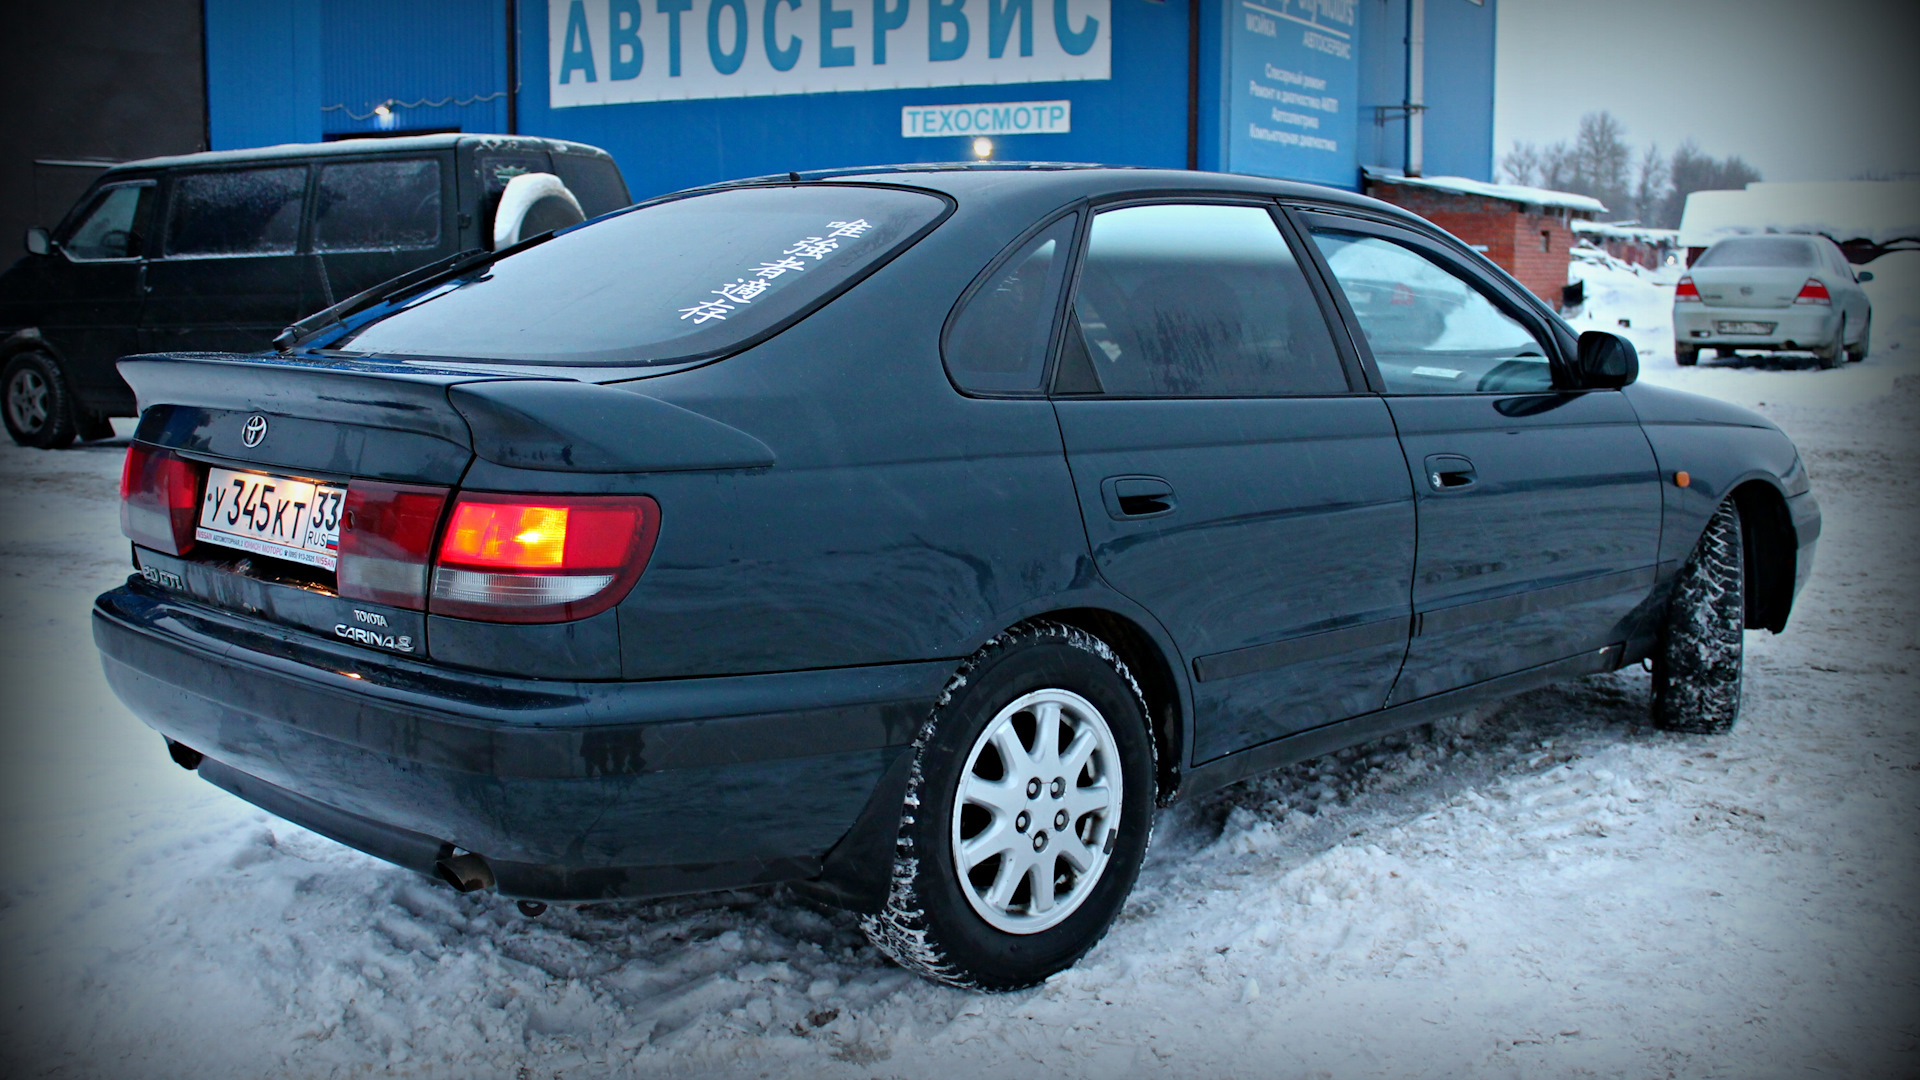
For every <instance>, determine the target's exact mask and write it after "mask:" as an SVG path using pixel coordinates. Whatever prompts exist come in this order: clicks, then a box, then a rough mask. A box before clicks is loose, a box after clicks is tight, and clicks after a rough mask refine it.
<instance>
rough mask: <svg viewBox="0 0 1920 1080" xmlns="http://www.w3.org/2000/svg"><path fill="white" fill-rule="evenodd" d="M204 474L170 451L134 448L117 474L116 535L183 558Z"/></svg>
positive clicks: (143, 446) (137, 445) (190, 543)
mask: <svg viewBox="0 0 1920 1080" xmlns="http://www.w3.org/2000/svg"><path fill="white" fill-rule="evenodd" d="M203 477H204V472H203V470H202V469H201V468H200V466H198V465H195V464H194V463H192V462H190V461H187V460H186V459H184V458H181V457H179V456H177V455H176V454H174V453H173V451H171V450H162V449H161V448H159V447H157V446H148V445H146V444H144V443H134V444H133V445H132V446H129V447H127V460H126V463H125V464H124V465H122V466H121V469H120V531H121V532H123V533H126V534H127V538H128V539H130V540H132V541H133V542H134V543H136V544H139V545H141V546H142V547H149V548H152V549H154V550H155V551H164V552H166V553H167V554H168V555H185V554H186V553H187V551H188V549H189V548H192V547H193V526H194V519H195V517H196V515H197V512H198V511H199V509H200V482H201V480H202V479H203Z"/></svg>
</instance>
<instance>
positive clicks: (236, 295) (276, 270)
mask: <svg viewBox="0 0 1920 1080" xmlns="http://www.w3.org/2000/svg"><path fill="white" fill-rule="evenodd" d="M307 173H308V168H307V166H306V164H305V163H304V162H302V163H297V164H279V163H276V164H271V165H260V166H254V167H248V168H228V169H218V170H207V171H193V172H179V173H175V174H174V175H173V177H172V178H171V180H170V181H169V188H170V190H169V192H168V194H167V200H166V201H167V210H166V215H165V217H166V225H165V228H164V230H162V231H163V234H164V236H163V243H162V248H161V252H160V257H159V258H156V259H153V260H151V262H150V263H149V265H148V269H147V305H146V310H145V313H144V318H143V320H142V324H141V342H142V346H143V348H145V349H146V350H149V351H173V350H208V351H225V352H253V351H256V350H259V349H264V348H267V347H268V346H269V345H271V344H272V342H273V337H274V335H275V334H278V333H279V332H280V331H281V329H283V328H284V327H286V326H287V325H288V324H289V323H292V322H294V321H295V320H297V319H299V318H300V316H301V315H303V314H305V312H304V311H302V310H301V309H302V303H301V285H302V278H303V276H304V273H303V271H302V268H301V262H302V259H301V255H300V234H301V229H302V224H303V217H304V212H305V207H306V192H307Z"/></svg>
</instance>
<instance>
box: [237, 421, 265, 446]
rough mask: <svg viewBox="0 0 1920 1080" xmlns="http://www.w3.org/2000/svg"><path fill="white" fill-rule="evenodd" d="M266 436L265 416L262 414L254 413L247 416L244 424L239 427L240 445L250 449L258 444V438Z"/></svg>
mask: <svg viewBox="0 0 1920 1080" xmlns="http://www.w3.org/2000/svg"><path fill="white" fill-rule="evenodd" d="M266 437H267V418H266V417H264V416H261V415H260V414H259V413H254V414H253V415H252V416H249V417H247V424H246V426H245V427H243V428H241V429H240V443H241V445H243V446H245V447H246V448H247V449H249V450H251V449H253V448H254V447H256V446H259V445H260V440H262V439H264V438H266Z"/></svg>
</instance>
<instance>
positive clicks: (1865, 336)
mask: <svg viewBox="0 0 1920 1080" xmlns="http://www.w3.org/2000/svg"><path fill="white" fill-rule="evenodd" d="M1872 342H1873V316H1871V315H1869V316H1867V325H1866V326H1864V327H1861V328H1860V343H1859V344H1858V345H1854V346H1852V347H1850V348H1849V349H1847V363H1849V364H1857V363H1859V362H1860V361H1862V360H1865V359H1866V358H1867V351H1868V350H1869V349H1871V348H1872V347H1873V345H1872Z"/></svg>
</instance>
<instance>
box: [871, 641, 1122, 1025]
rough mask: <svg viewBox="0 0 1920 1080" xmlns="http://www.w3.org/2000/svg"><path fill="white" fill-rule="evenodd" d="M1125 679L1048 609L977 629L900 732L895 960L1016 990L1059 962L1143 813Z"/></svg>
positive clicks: (1095, 926) (880, 931) (1104, 905)
mask: <svg viewBox="0 0 1920 1080" xmlns="http://www.w3.org/2000/svg"><path fill="white" fill-rule="evenodd" d="M1147 724H1148V721H1147V710H1146V703H1145V700H1144V699H1143V698H1142V696H1141V694H1140V688H1139V685H1138V684H1137V683H1135V681H1134V678H1133V675H1132V673H1131V672H1130V671H1128V669H1127V666H1126V664H1125V663H1124V662H1123V661H1121V659H1120V658H1119V657H1118V656H1117V655H1115V653H1114V652H1113V650H1112V649H1111V648H1109V647H1108V646H1107V645H1106V643H1105V642H1103V641H1101V640H1099V639H1098V638H1096V637H1093V636H1092V635H1091V634H1088V633H1086V632H1085V631H1083V630H1079V629H1077V628H1075V627H1071V626H1066V625H1063V624H1060V623H1053V622H1033V623H1026V624H1023V625H1021V626H1017V627H1015V628H1013V629H1012V630H1009V631H1007V632H1006V633H1005V634H1002V635H1001V636H1000V637H997V638H995V639H994V640H992V641H990V642H988V643H987V644H986V646H985V647H983V648H982V649H981V650H980V651H979V652H977V653H975V654H974V655H973V657H972V658H971V659H969V660H968V661H967V662H966V663H965V664H964V665H962V666H961V668H960V670H959V671H958V672H957V673H956V674H955V675H954V677H953V679H952V680H951V681H950V682H948V684H947V688H946V690H945V692H944V693H942V695H941V697H940V702H939V704H938V705H936V706H935V707H934V710H933V713H932V715H931V716H929V717H928V719H927V722H926V723H925V724H924V725H923V726H922V727H921V729H920V734H919V737H918V738H916V739H915V740H914V744H913V748H912V749H911V750H910V751H909V753H911V754H913V755H914V756H913V768H912V772H911V773H910V774H909V777H908V781H907V796H906V801H905V805H904V807H903V812H902V814H901V819H900V835H899V839H898V841H897V843H896V845H895V852H894V864H893V884H892V888H891V890H890V892H889V894H888V897H887V903H886V907H885V908H884V909H882V910H881V911H880V913H879V914H877V915H870V916H867V917H866V918H865V919H864V920H862V929H864V930H865V931H866V933H867V937H868V938H869V939H871V940H872V941H873V943H874V944H875V945H876V946H878V947H879V948H880V950H881V951H882V952H885V953H886V954H887V955H888V956H890V957H892V958H893V959H894V960H895V961H897V962H899V963H900V964H901V966H903V967H907V968H911V969H913V970H914V971H917V972H919V973H920V974H922V975H925V976H927V977H928V978H931V979H934V980H937V981H939V982H943V983H947V984H949V985H952V986H960V987H967V988H975V989H983V990H1017V989H1020V988H1021V987H1025V986H1032V985H1034V984H1035V983H1038V982H1040V981H1042V980H1044V979H1045V978H1047V976H1049V975H1052V974H1053V973H1055V972H1057V971H1060V970H1062V969H1064V968H1068V967H1071V966H1072V965H1073V964H1074V962H1075V961H1077V960H1079V959H1080V957H1082V956H1084V955H1085V954H1086V952H1087V950H1089V949H1091V948H1093V946H1094V945H1095V944H1096V943H1097V942H1099V940H1100V938H1101V937H1102V936H1104V935H1105V934H1106V932H1107V928H1108V927H1109V926H1111V925H1112V923H1113V919H1114V916H1115V915H1117V914H1118V913H1119V911H1120V906H1121V904H1122V903H1124V902H1125V901H1126V898H1127V894H1128V893H1129V892H1131V891H1132V889H1133V882H1134V878H1135V877H1136V876H1137V875H1138V874H1139V872H1140V862H1141V860H1142V859H1143V858H1145V856H1146V852H1147V843H1148V840H1149V838H1150V835H1151V832H1152V828H1153V807H1154V775H1155V773H1154V747H1153V740H1152V738H1151V736H1150V734H1149V732H1148V730H1147Z"/></svg>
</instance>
